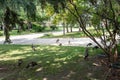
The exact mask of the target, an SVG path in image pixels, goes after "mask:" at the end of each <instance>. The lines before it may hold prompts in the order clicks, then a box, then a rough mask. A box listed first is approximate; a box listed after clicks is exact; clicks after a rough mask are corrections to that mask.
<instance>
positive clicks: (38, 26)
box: [32, 24, 45, 32]
mask: <svg viewBox="0 0 120 80" xmlns="http://www.w3.org/2000/svg"><path fill="white" fill-rule="evenodd" d="M32 29H33V30H35V32H42V31H43V30H45V27H42V26H40V24H33V27H32Z"/></svg>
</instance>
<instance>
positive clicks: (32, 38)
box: [0, 32, 99, 46]
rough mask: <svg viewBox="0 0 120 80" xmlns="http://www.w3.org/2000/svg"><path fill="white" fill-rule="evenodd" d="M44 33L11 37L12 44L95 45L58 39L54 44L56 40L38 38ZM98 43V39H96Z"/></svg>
mask: <svg viewBox="0 0 120 80" xmlns="http://www.w3.org/2000/svg"><path fill="white" fill-rule="evenodd" d="M44 34H45V33H32V34H27V35H17V36H11V37H10V39H11V40H12V42H13V43H12V44H21V45H23V44H30V45H31V44H36V45H39V44H42V45H59V44H60V43H61V44H62V45H63V46H86V45H87V44H88V43H90V42H91V43H93V44H94V45H95V43H94V42H93V41H92V40H90V39H89V38H74V39H72V38H59V42H58V43H56V40H57V39H58V38H38V37H41V36H43V35H44ZM52 34H54V35H60V34H62V32H52ZM97 40H98V41H99V39H97ZM3 42H4V37H1V38H0V44H3Z"/></svg>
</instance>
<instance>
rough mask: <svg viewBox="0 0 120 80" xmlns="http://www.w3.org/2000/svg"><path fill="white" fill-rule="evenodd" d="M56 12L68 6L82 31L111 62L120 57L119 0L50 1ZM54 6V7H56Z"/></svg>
mask: <svg viewBox="0 0 120 80" xmlns="http://www.w3.org/2000/svg"><path fill="white" fill-rule="evenodd" d="M46 1H48V0H46ZM49 3H50V4H51V3H52V4H53V5H54V6H57V7H56V8H54V9H55V11H56V12H59V9H58V8H60V9H61V7H62V9H64V8H66V9H67V10H68V11H69V12H70V13H71V15H73V16H74V17H75V19H76V21H77V22H78V24H79V27H80V28H81V29H82V31H83V32H84V33H85V34H86V35H87V36H88V37H89V38H90V39H92V40H93V41H94V42H95V43H96V44H97V45H98V46H99V47H100V48H101V49H102V50H103V51H104V52H105V54H106V55H107V56H108V60H109V61H110V62H116V61H117V58H118V44H117V37H116V36H117V34H118V33H119V32H120V31H119V30H120V28H119V26H120V13H119V10H120V5H119V1H118V0H53V1H51V2H49ZM54 6H53V7H54ZM88 24H90V25H92V26H93V29H94V30H95V33H96V35H97V36H99V39H100V40H101V43H99V42H98V41H97V39H96V38H95V37H94V35H93V34H92V32H91V31H90V30H88V28H87V27H88Z"/></svg>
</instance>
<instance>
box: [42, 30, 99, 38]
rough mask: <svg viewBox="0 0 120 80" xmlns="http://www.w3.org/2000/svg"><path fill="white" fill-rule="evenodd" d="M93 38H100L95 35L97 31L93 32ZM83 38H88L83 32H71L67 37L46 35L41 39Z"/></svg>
mask: <svg viewBox="0 0 120 80" xmlns="http://www.w3.org/2000/svg"><path fill="white" fill-rule="evenodd" d="M92 34H93V36H95V37H98V35H97V34H96V33H95V31H93V32H92ZM61 37H62V38H71V37H74V38H81V37H87V36H86V35H85V34H84V33H83V32H82V31H81V32H71V33H66V35H59V36H55V35H53V34H45V35H44V36H42V37H41V38H61Z"/></svg>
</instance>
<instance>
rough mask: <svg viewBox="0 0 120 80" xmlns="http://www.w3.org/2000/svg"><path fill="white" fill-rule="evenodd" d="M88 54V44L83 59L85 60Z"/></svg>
mask: <svg viewBox="0 0 120 80" xmlns="http://www.w3.org/2000/svg"><path fill="white" fill-rule="evenodd" d="M88 56H89V48H88V46H87V47H86V48H85V53H84V60H87V59H88Z"/></svg>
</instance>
